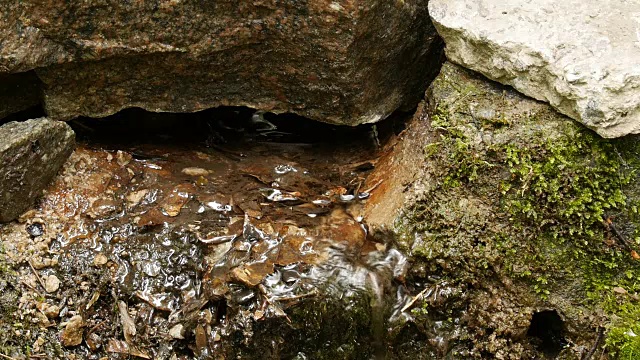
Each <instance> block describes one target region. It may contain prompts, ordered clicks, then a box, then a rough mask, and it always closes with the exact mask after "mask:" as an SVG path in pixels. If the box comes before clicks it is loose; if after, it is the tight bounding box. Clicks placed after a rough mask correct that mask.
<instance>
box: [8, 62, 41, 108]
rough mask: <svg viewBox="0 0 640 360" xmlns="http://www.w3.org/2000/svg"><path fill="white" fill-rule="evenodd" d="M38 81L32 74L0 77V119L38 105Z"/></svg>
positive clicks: (39, 94)
mask: <svg viewBox="0 0 640 360" xmlns="http://www.w3.org/2000/svg"><path fill="white" fill-rule="evenodd" d="M40 97H41V90H40V80H38V77H37V76H36V74H35V73H34V72H26V73H20V74H11V75H6V74H5V75H0V119H2V118H4V117H6V116H7V115H11V114H13V113H16V112H19V111H22V110H25V109H28V108H30V107H31V106H34V105H37V104H39V103H40Z"/></svg>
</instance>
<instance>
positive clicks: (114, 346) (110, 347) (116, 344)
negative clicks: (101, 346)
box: [107, 339, 151, 359]
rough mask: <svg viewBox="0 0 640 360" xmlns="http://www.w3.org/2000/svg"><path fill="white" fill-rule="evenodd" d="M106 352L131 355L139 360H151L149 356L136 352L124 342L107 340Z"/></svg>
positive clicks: (135, 349) (136, 350)
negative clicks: (139, 359)
mask: <svg viewBox="0 0 640 360" xmlns="http://www.w3.org/2000/svg"><path fill="white" fill-rule="evenodd" d="M107 352H110V353H115V354H125V355H131V356H135V357H139V358H141V359H151V356H149V354H147V353H145V352H142V351H140V350H138V349H137V348H136V347H135V346H131V345H129V344H127V343H126V342H124V341H121V340H116V339H109V343H108V344H107Z"/></svg>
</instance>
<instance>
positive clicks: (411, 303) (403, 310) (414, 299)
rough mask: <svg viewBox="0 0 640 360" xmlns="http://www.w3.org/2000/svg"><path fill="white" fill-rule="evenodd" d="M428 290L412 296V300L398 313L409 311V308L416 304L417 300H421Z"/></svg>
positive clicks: (425, 289)
mask: <svg viewBox="0 0 640 360" xmlns="http://www.w3.org/2000/svg"><path fill="white" fill-rule="evenodd" d="M429 289H430V288H428V287H427V288H424V290H422V291H420V292H419V293H418V295H416V296H414V297H413V299H411V301H409V303H408V304H407V305H405V306H404V307H403V308H402V310H400V312H405V311H407V310H409V308H411V307H412V306H413V304H415V303H416V301H418V299H419V298H421V297H422V296H423V295H424V294H425V293H426V292H427V291H429Z"/></svg>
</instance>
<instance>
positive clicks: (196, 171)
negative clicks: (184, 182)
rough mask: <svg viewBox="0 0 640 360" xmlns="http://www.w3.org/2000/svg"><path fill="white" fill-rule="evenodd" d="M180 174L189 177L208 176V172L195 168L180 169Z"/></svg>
mask: <svg viewBox="0 0 640 360" xmlns="http://www.w3.org/2000/svg"><path fill="white" fill-rule="evenodd" d="M182 173H183V174H185V175H189V176H207V175H209V170H205V169H202V168H197V167H188V168H184V169H182Z"/></svg>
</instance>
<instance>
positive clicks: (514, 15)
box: [429, 0, 640, 138]
mask: <svg viewBox="0 0 640 360" xmlns="http://www.w3.org/2000/svg"><path fill="white" fill-rule="evenodd" d="M429 12H430V15H431V18H432V20H433V22H434V25H435V26H436V28H437V30H438V32H439V33H440V35H441V36H442V37H443V38H444V40H445V43H446V54H447V57H448V58H449V59H450V60H451V61H453V62H455V63H458V64H460V65H463V66H464V67H467V68H469V69H472V70H475V71H478V72H480V73H482V74H484V75H485V76H487V77H489V78H491V79H493V80H495V81H498V82H500V83H503V84H508V85H511V86H513V87H514V88H516V89H517V90H518V91H520V92H522V93H524V94H525V95H527V96H530V97H533V98H535V99H537V100H542V101H546V102H549V103H550V104H551V105H552V106H553V107H554V108H556V109H557V110H559V111H560V112H562V113H563V114H565V115H567V116H569V117H571V118H573V119H576V120H578V121H580V122H582V123H583V124H584V125H586V126H587V127H589V128H591V129H594V130H595V131H596V132H597V133H598V134H600V135H601V136H603V137H609V138H611V137H619V136H624V135H626V134H630V133H639V132H640V66H639V65H638V64H639V63H638V59H640V15H639V14H640V3H639V2H637V1H623V0H612V1H607V2H602V1H595V0H588V1H585V0H567V1H555V0H540V1H530V0H509V1H504V0H432V1H431V2H430V3H429Z"/></svg>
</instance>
